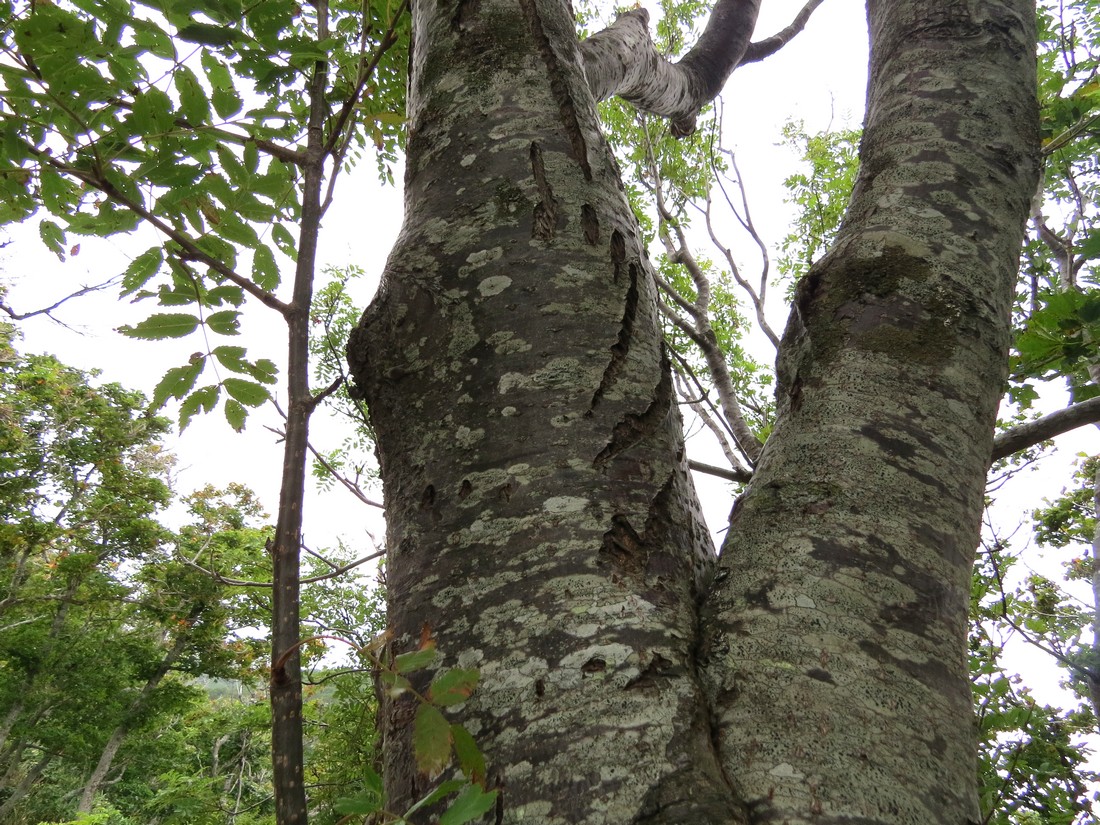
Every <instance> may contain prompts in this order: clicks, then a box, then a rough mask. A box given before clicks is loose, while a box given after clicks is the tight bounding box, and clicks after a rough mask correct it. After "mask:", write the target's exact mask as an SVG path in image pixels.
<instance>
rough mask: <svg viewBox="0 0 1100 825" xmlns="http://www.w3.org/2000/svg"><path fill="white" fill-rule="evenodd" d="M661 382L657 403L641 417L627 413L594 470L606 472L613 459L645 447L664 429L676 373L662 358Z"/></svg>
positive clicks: (657, 392) (612, 433) (597, 457)
mask: <svg viewBox="0 0 1100 825" xmlns="http://www.w3.org/2000/svg"><path fill="white" fill-rule="evenodd" d="M660 372H661V378H660V380H659V381H658V382H657V386H656V387H655V388H654V395H653V401H652V402H650V404H649V406H648V407H646V409H645V411H644V412H642V413H639V414H635V413H627V414H626V415H624V416H623V417H622V419H620V420H619V423H617V424H616V425H615V428H614V429H613V430H612V431H611V440H610V441H608V442H607V446H606V447H604V448H603V449H602V450H600V452H599V454H598V455H597V456H596V457H595V458H594V459H593V460H592V466H593V467H595V468H596V469H599V470H602V469H603V468H604V467H605V466H607V463H608V462H609V461H611V459H613V458H615V457H616V456H618V455H621V454H622V453H624V452H626V451H627V450H629V449H630V448H631V447H633V446H634V445H636V444H639V443H641V442H642V441H644V440H645V439H646V438H647V437H649V436H650V435H652V434H653V433H654V432H656V431H657V430H658V428H660V427H661V425H662V422H663V421H664V419H665V416H666V415H668V408H669V405H670V404H671V403H672V373H671V371H670V370H669V366H668V357H667V356H666V355H665V354H664V352H663V351H662V354H661V368H660Z"/></svg>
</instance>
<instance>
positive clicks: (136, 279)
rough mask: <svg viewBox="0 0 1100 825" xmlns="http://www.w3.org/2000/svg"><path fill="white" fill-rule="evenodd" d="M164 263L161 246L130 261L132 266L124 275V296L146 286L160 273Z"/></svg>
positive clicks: (146, 251)
mask: <svg viewBox="0 0 1100 825" xmlns="http://www.w3.org/2000/svg"><path fill="white" fill-rule="evenodd" d="M163 262H164V252H163V250H162V249H161V247H159V246H154V247H152V248H151V249H146V250H145V251H144V252H142V253H141V254H140V255H138V256H137V257H136V258H134V259H133V260H132V261H130V265H129V266H128V267H126V271H125V272H124V273H122V294H123V295H131V294H133V293H134V292H136V291H137V290H138V289H140V288H141V287H143V286H145V284H146V283H148V282H149V279H150V278H152V277H153V276H154V275H156V274H157V272H159V271H160V265H161V264H162V263H163Z"/></svg>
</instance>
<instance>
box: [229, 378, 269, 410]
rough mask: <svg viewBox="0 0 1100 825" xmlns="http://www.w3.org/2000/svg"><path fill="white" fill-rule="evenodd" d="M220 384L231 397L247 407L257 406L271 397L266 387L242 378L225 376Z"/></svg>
mask: <svg viewBox="0 0 1100 825" xmlns="http://www.w3.org/2000/svg"><path fill="white" fill-rule="evenodd" d="M222 385H223V386H224V387H225V391H226V392H227V393H229V394H230V395H231V396H232V397H233V398H235V399H236V400H237V401H240V402H241V403H242V404H245V405H246V406H249V407H258V406H260V405H261V404H263V403H264V402H265V401H267V400H268V399H269V398H271V395H270V394H269V393H268V391H267V388H266V387H263V386H261V385H260V384H256V383H254V382H252V381H245V380H244V379H243V378H226V379H225V380H224V381H222Z"/></svg>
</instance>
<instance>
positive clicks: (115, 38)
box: [0, 0, 405, 429]
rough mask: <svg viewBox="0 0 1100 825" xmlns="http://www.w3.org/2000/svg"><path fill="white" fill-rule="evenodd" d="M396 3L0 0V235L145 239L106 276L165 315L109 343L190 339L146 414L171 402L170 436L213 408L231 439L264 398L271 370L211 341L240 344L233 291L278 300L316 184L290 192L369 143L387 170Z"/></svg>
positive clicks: (70, 249)
mask: <svg viewBox="0 0 1100 825" xmlns="http://www.w3.org/2000/svg"><path fill="white" fill-rule="evenodd" d="M318 9H324V11H323V12H318ZM401 10H402V7H401V6H400V5H394V6H392V7H391V6H390V5H389V4H388V3H387V2H384V0H380V2H376V3H359V2H354V3H353V2H350V0H343V1H342V2H340V0H337V2H333V3H332V4H331V5H330V4H325V5H324V6H310V5H305V6H302V5H299V4H297V3H295V2H292V1H291V0H272V1H271V2H265V3H261V4H257V5H252V6H248V5H247V4H246V5H242V4H241V3H240V2H228V3H205V2H201V0H194V1H193V2H192V1H191V0H183V2H175V3H172V4H169V5H167V6H166V5H165V4H163V3H159V2H139V1H138V0H135V2H125V0H117V1H116V2H110V3H87V2H63V3H56V4H55V3H33V2H27V3H19V2H8V3H5V4H4V5H3V6H2V7H0V53H2V55H3V57H2V59H0V101H2V106H0V130H2V135H3V139H2V142H0V201H2V202H3V206H2V208H0V223H4V224H7V223H14V222H21V221H25V220H30V219H34V220H37V221H38V225H39V234H40V236H41V238H42V241H43V243H45V244H46V246H47V247H49V248H50V249H51V250H53V251H54V252H55V253H56V254H57V255H58V256H59V257H61V258H62V259H63V258H64V257H65V256H66V255H68V254H74V253H75V251H76V249H77V247H78V245H79V244H78V243H77V242H75V241H74V238H79V237H81V236H94V237H108V236H112V235H116V234H119V233H131V232H133V231H134V230H135V229H137V228H138V227H139V226H140V225H143V226H146V227H149V228H152V229H155V230H156V233H157V236H158V237H157V240H156V243H155V244H154V245H152V246H150V247H149V248H147V249H146V250H145V251H143V252H140V253H139V254H136V255H135V256H134V258H133V260H132V261H131V262H130V264H129V265H128V266H127V267H126V269H125V270H124V271H123V272H122V273H120V282H121V287H122V295H123V296H128V297H132V298H133V299H135V300H141V299H154V300H155V301H156V302H157V303H158V304H159V305H160V306H162V307H164V308H165V311H162V312H155V313H153V314H152V315H150V316H149V317H148V318H147V319H146V320H144V321H142V322H140V323H138V324H135V325H133V326H128V327H123V328H122V330H121V331H122V332H123V333H124V334H126V335H129V336H131V337H134V338H139V339H163V338H181V337H186V336H190V335H192V334H193V333H195V332H197V331H201V333H202V335H203V340H204V347H203V348H202V349H200V350H199V351H198V352H196V353H195V354H194V355H193V356H192V357H191V359H190V360H189V361H188V362H187V363H186V364H184V365H181V366H179V367H176V368H174V369H172V370H170V371H169V372H168V373H167V374H166V375H165V376H164V378H163V379H162V380H161V381H160V383H159V384H158V385H157V388H156V390H155V391H154V393H153V404H154V407H159V406H160V405H161V404H163V403H164V402H165V401H167V400H168V399H170V398H176V399H180V400H181V401H182V407H181V410H180V424H181V426H186V424H187V423H188V422H189V421H190V419H191V417H192V416H194V415H195V414H196V413H198V412H200V411H203V412H209V411H211V410H213V409H215V408H216V407H218V406H219V405H220V406H221V407H222V408H223V410H224V412H225V415H226V417H227V419H228V420H229V422H230V423H231V424H232V425H233V426H234V427H236V428H238V429H239V428H240V427H241V426H243V423H244V420H245V417H246V415H247V410H248V408H251V407H256V406H258V405H259V404H262V403H263V402H264V401H266V400H267V398H268V392H269V391H268V386H270V385H271V384H273V383H274V382H275V380H276V367H275V364H274V362H273V361H272V360H271V359H269V358H265V357H260V358H252V357H250V356H249V355H248V353H247V352H246V350H245V348H243V347H241V346H238V345H235V344H234V343H232V342H231V341H226V342H224V343H223V342H221V341H219V339H224V338H225V337H229V338H232V337H234V336H236V335H237V334H238V333H239V331H240V323H241V317H242V306H243V305H244V303H245V300H246V296H251V297H253V298H255V299H258V300H260V301H262V302H264V303H266V304H268V305H269V306H273V305H276V302H274V296H275V294H276V292H277V290H278V287H279V285H280V283H281V282H282V280H283V270H284V269H285V267H286V264H287V262H288V261H289V262H293V261H294V260H295V258H296V256H297V244H298V242H297V240H296V237H295V236H296V235H297V232H296V231H295V230H296V225H297V224H298V223H299V222H300V221H301V220H302V219H303V211H302V210H303V204H305V203H306V200H308V198H309V197H311V195H309V194H307V193H306V188H309V186H313V187H314V188H316V185H317V184H318V183H319V180H314V181H312V183H310V184H308V185H307V181H306V178H308V177H309V175H308V174H307V168H308V167H309V166H310V164H313V165H316V162H317V161H318V160H320V161H321V162H323V161H324V159H325V156H327V157H329V158H330V159H331V162H332V163H333V165H334V168H333V169H332V170H331V172H330V181H329V184H330V186H331V184H332V183H333V182H334V180H335V176H336V174H337V173H338V172H339V170H340V168H341V167H342V166H343V165H345V164H347V163H349V162H350V161H351V160H353V159H354V158H356V157H358V156H359V155H360V154H361V153H362V152H363V151H364V150H365V149H367V148H370V147H371V146H373V148H374V151H375V152H376V153H377V157H378V162H379V169H380V172H381V173H382V174H383V176H384V177H387V178H390V177H392V172H391V164H392V163H393V162H394V161H395V160H396V153H397V151H398V149H399V148H400V141H401V139H402V138H401V135H402V123H403V119H402V117H401V116H400V115H399V114H398V113H399V112H400V111H401V110H402V108H403V102H404V79H403V72H404V64H405V58H404V56H403V55H402V53H401V52H402V49H401V48H396V47H395V44H396V43H398V42H400V41H401V37H402V36H403V35H402V34H401V33H400V32H401V29H400V28H398V29H393V24H394V21H395V20H396V19H397V18H398V17H399V16H400V14H401ZM400 26H404V24H403V23H401V24H399V27H400ZM318 65H323V66H324V67H325V71H324V73H323V75H324V77H326V78H327V79H328V82H327V84H326V86H325V88H324V89H323V90H322V91H323V95H324V99H325V101H326V103H325V107H326V112H327V114H326V115H325V120H324V123H323V127H324V144H323V146H322V147H320V148H323V150H324V156H319V157H318V158H313V157H307V149H306V142H307V141H306V137H307V134H306V132H307V127H308V125H309V115H310V112H311V109H310V107H311V106H314V107H316V105H317V104H318V103H319V100H317V98H318V96H319V92H318V90H317V89H316V88H315V87H314V86H311V85H310V84H311V83H315V78H316V77H318V71H317V66H318ZM364 91H369V92H370V94H368V95H365V96H364V94H363V93H364ZM309 151H314V149H312V148H311V149H310V150H309ZM313 194H316V193H313ZM322 211H323V210H322ZM310 217H311V218H312V219H313V220H316V219H317V218H318V216H317V215H312V216H310ZM204 376H205V377H206V381H207V383H205V384H203V383H202V382H200V378H203V377H204ZM211 376H212V377H213V379H214V380H213V381H210V377H211Z"/></svg>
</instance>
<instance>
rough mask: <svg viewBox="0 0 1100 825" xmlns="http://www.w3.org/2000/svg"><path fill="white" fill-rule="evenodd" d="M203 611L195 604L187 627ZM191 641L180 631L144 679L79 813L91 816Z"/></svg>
mask: <svg viewBox="0 0 1100 825" xmlns="http://www.w3.org/2000/svg"><path fill="white" fill-rule="evenodd" d="M203 609H204V608H203V606H202V605H196V606H195V607H193V608H192V609H191V612H190V613H189V614H188V616H187V619H186V623H187V624H186V626H187V627H190V626H191V624H192V623H193V622H195V621H196V620H197V619H198V618H199V616H200V615H201V614H202V612H203ZM188 641H189V639H188V635H187V631H186V629H181V631H180V633H179V635H178V636H176V640H175V642H174V643H173V644H172V647H171V648H169V650H168V651H167V652H166V653H165V654H164V656H163V657H162V658H161V660H160V663H159V664H158V665H157V668H156V670H154V671H153V673H152V674H150V676H149V678H148V679H146V680H145V684H144V685H142V688H141V692H140V693H138V695H137V696H136V697H134V701H132V702H131V703H130V706H129V707H128V708H127V709H126V711H125V713H124V714H123V717H122V719H121V720H120V721H119V723H118V724H117V725H116V726H115V729H114V730H113V731H111V735H110V736H109V737H107V743H106V744H105V745H104V746H103V750H102V751H100V754H99V762H98V763H96V766H95V769H94V770H93V771H92V774H91V776H89V777H88V781H87V782H85V783H84V790H83V791H82V792H81V794H80V804H79V805H78V806H77V809H76V811H77V813H80V814H88V813H91V812H92V806H93V805H94V804H95V795H96V793H97V792H98V791H99V788H100V786H101V785H102V784H103V780H105V779H106V778H107V773H108V771H110V770H111V764H112V763H113V762H114V761H115V756H117V755H118V749H119V748H120V747H122V743H123V741H125V739H126V734H127V732H128V731H129V729H130V726H131V725H133V723H134V721H135V720H136V719H137V718H138V716H139V715H140V714H141V713H142V711H144V710H145V706H146V704H148V702H149V697H150V696H152V695H153V691H154V690H156V689H157V687H158V686H159V685H160V683H161V682H162V681H164V677H165V676H167V675H168V672H169V671H170V670H171V669H172V668H173V667H174V666H175V664H176V662H177V661H179V658H180V656H182V655H183V651H184V650H185V649H186V648H187V642H188Z"/></svg>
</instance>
